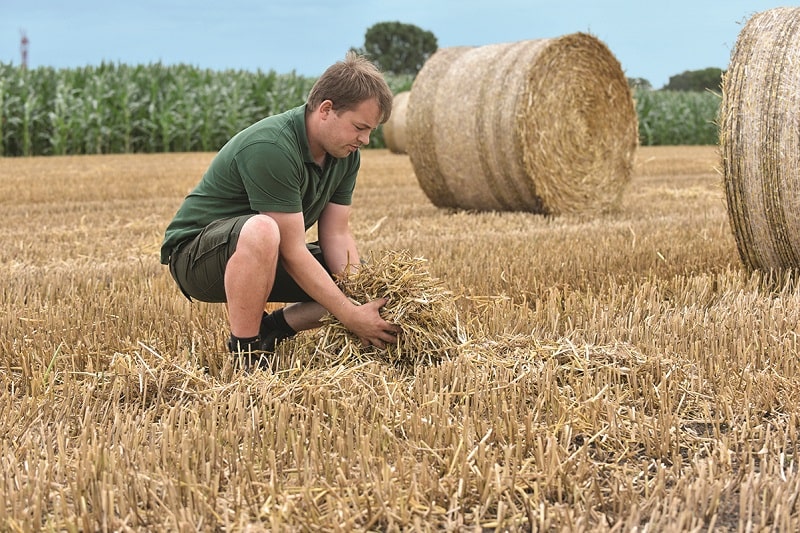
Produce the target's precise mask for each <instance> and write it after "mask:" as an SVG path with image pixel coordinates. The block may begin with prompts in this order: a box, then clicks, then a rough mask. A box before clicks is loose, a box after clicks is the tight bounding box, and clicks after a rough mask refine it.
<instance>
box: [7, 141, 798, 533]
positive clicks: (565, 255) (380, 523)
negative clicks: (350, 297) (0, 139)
mask: <svg viewBox="0 0 800 533" xmlns="http://www.w3.org/2000/svg"><path fill="white" fill-rule="evenodd" d="M210 158H211V155H210V154H183V155H155V156H97V157H79V158H30V159H0V176H2V178H0V203H2V206H3V211H4V217H5V224H4V225H3V228H2V230H0V257H2V261H1V262H0V275H2V277H3V278H4V283H3V285H2V286H0V294H1V295H2V298H0V305H1V306H2V309H1V310H2V313H0V351H1V352H2V357H0V368H2V371H0V380H2V391H3V392H2V395H0V412H1V413H2V416H1V417H0V431H2V433H3V434H4V438H3V440H2V441H0V462H2V467H3V468H2V472H3V473H2V478H0V494H2V504H0V529H3V530H6V531H35V530H46V531H50V530H59V531H60V530H64V531H103V530H109V531H110V530H115V531H144V530H173V531H196V530H201V531H220V530H222V531H234V530H236V531H239V530H247V531H261V530H273V531H282V530H307V531H308V530H325V531H338V530H361V531H366V530H382V531H396V530H421V531H431V530H459V531H464V530H475V531H482V530H486V529H497V530H520V529H521V530H529V529H533V530H570V531H612V530H615V531H629V530H635V529H636V530H650V531H700V530H703V531H705V530H714V531H736V530H741V531H746V530H749V531H756V530H759V531H761V530H784V531H789V530H796V529H797V528H798V526H800V512H799V511H798V508H797V496H798V493H799V491H800V477H799V476H798V473H797V472H798V467H797V454H798V429H799V427H800V423H799V422H798V416H797V413H798V412H800V409H799V408H798V407H800V406H798V403H799V402H800V386H798V383H800V380H799V378H800V376H798V371H797V364H796V359H797V354H798V338H797V331H798V320H799V317H800V295H799V294H798V292H797V289H795V285H794V283H793V281H792V280H791V279H788V278H787V279H772V280H770V279H766V278H764V277H762V276H761V275H759V274H757V273H754V274H750V273H748V272H747V271H746V269H744V268H743V267H742V266H741V265H740V263H739V258H738V254H737V249H736V243H735V240H734V238H733V236H732V235H731V231H730V227H729V224H728V220H727V213H726V205H725V199H724V191H723V187H722V179H721V177H720V175H719V172H718V171H717V170H716V169H715V168H714V167H715V165H717V164H718V161H719V155H718V152H717V150H716V148H713V147H707V148H701V147H692V148H683V147H675V148H642V149H641V150H640V151H639V155H638V160H637V162H636V165H635V167H634V179H633V181H632V183H631V186H630V188H629V189H628V191H627V192H626V194H625V195H624V197H623V199H622V202H621V204H620V206H619V207H618V208H617V209H616V210H615V211H613V212H609V213H605V214H603V215H601V216H593V217H591V218H589V217H585V216H580V215H570V216H562V217H557V218H553V217H544V216H540V215H534V214H530V213H488V212H487V213H469V212H463V211H455V210H447V209H439V208H436V207H434V206H433V205H431V203H430V202H429V201H428V199H427V198H426V195H425V194H424V193H423V192H422V191H421V190H420V188H419V186H418V184H417V182H416V180H415V177H414V175H413V172H412V167H411V164H410V161H409V158H408V157H407V156H400V155H397V154H392V153H390V152H389V151H385V150H383V151H366V152H364V154H363V158H364V161H363V173H362V180H361V183H360V186H359V188H358V189H357V193H356V197H355V203H356V210H355V218H354V221H353V222H354V230H355V232H356V236H357V238H358V239H359V241H360V242H361V243H362V252H363V255H364V256H365V257H369V256H372V258H373V261H372V263H370V265H371V268H372V270H370V268H367V269H366V270H365V271H364V273H365V277H364V278H362V279H360V280H359V281H358V282H357V283H356V282H354V281H353V280H351V282H353V283H354V287H352V288H351V289H352V290H353V294H357V293H359V292H360V293H363V294H364V297H365V298H367V297H372V296H373V295H375V294H379V293H383V292H386V291H388V292H392V293H394V294H396V295H400V296H401V297H399V298H396V303H398V304H399V303H400V302H402V301H404V298H405V299H407V300H411V299H413V298H415V297H416V296H413V294H414V291H415V290H419V289H420V288H421V287H422V288H425V287H427V290H428V292H429V293H430V295H429V297H428V300H429V301H431V302H433V301H436V302H438V303H437V305H436V306H422V307H420V308H418V309H416V311H415V313H417V314H415V315H414V316H415V317H417V318H415V319H414V320H411V319H408V321H407V322H406V325H407V326H409V325H412V326H413V324H417V325H416V326H413V327H412V328H411V329H406V330H404V331H405V332H406V333H407V334H408V336H409V338H410V339H411V341H413V342H407V344H406V345H405V347H404V348H403V350H401V351H398V352H395V355H396V356H398V355H399V356H402V357H394V358H391V357H384V356H385V355H386V354H380V353H369V352H367V353H365V352H362V351H353V352H352V354H351V355H349V356H347V357H339V356H338V355H337V354H340V353H343V352H342V350H341V347H342V346H345V347H346V350H345V351H347V350H350V349H351V348H353V346H352V342H351V341H350V340H348V339H346V338H344V339H339V341H338V342H339V344H338V345H337V346H339V348H338V349H333V348H331V346H333V345H334V343H333V342H332V339H333V337H331V336H329V337H328V340H326V341H324V342H323V341H321V340H320V339H321V338H324V337H320V335H322V334H323V331H325V330H321V331H318V332H315V333H309V334H306V335H304V336H301V337H300V338H298V339H297V340H296V341H294V342H292V343H287V344H286V345H284V349H283V350H282V352H281V359H280V364H279V365H278V368H277V370H276V371H275V372H274V373H273V372H256V373H253V374H251V375H246V374H238V373H235V372H234V371H233V370H232V368H231V365H230V361H229V360H228V357H227V355H226V354H225V353H224V341H225V338H226V335H227V327H226V317H225V315H224V308H223V306H218V305H216V306H215V305H207V304H202V303H195V304H190V303H189V302H188V301H186V300H185V299H183V297H182V296H181V295H180V293H179V292H178V290H177V289H176V288H175V286H174V284H173V283H172V281H171V279H170V278H169V274H168V272H167V271H166V269H165V268H164V267H162V266H161V265H159V264H158V262H157V251H158V246H159V243H160V239H161V234H162V232H163V228H164V226H165V224H166V223H167V221H168V220H169V219H170V217H171V216H172V214H173V213H174V211H175V209H176V208H177V205H178V203H179V201H180V198H181V197H182V196H183V195H184V194H185V193H186V192H187V191H188V190H189V188H190V187H191V186H192V185H193V184H194V182H195V181H196V179H197V178H198V176H199V175H200V173H201V172H202V171H203V169H204V168H205V166H206V164H207V163H208V162H209V160H210ZM405 251H407V252H405ZM423 258H424V261H423ZM392 265H394V267H399V268H395V269H394V270H392ZM370 272H371V274H370ZM386 272H389V273H390V274H391V275H389V276H384V278H385V279H384V281H383V282H381V283H376V282H375V279H376V277H380V276H376V274H377V273H384V274H385V273H386ZM398 280H399V281H398ZM403 280H406V281H408V283H404V282H403ZM348 290H350V289H348ZM354 297H355V298H356V299H358V297H357V296H354ZM419 299H421V300H425V298H419ZM448 304H452V305H453V308H448V307H447V305H448ZM407 305H408V302H406V306H403V305H398V306H397V307H394V308H392V309H391V311H392V312H394V313H396V315H395V316H396V317H398V318H397V319H398V320H402V321H404V322H405V321H406V318H405V317H408V316H411V315H410V314H409V313H410V311H409V310H408V308H407ZM442 310H445V312H437V311H442ZM389 311H390V309H389V307H387V312H389ZM425 312H430V313H432V314H428V315H425ZM412 314H413V313H412ZM401 316H403V318H400V317H401ZM425 316H427V318H425ZM455 317H457V322H458V327H457V328H456V329H453V327H454V326H453V324H454V321H456V318H455ZM434 319H435V320H434ZM426 320H428V321H427V322H426ZM431 320H434V323H432V322H431ZM329 327H330V328H331V329H330V330H329V331H328V332H329V333H331V335H333V333H335V324H333V323H332V324H330V325H329ZM414 327H416V328H422V329H424V328H430V329H431V336H430V337H429V338H430V339H435V338H436V334H439V335H442V337H440V340H441V342H440V343H439V344H438V345H437V347H434V348H433V349H432V348H431V347H430V346H428V345H425V344H424V341H425V340H426V338H425V337H424V336H422V335H421V336H416V337H415V336H414V335H415V331H416V330H415V329H413V328H414ZM456 331H458V332H460V333H459V334H455V332H456ZM418 342H423V344H416V343H418ZM348 343H350V344H349V345H348ZM442 345H445V346H448V347H449V348H450V349H449V350H446V353H444V352H441V351H440V352H436V349H438V347H441V346H442ZM348 346H349V347H348ZM429 350H431V351H433V352H436V353H441V354H442V357H441V358H440V360H435V361H434V360H431V361H427V360H425V361H420V360H417V359H415V357H416V356H418V355H420V354H421V353H424V352H426V351H429ZM348 353H350V352H348ZM356 355H357V356H358V357H356Z"/></svg>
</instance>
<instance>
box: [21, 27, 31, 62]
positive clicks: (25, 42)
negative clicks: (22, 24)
mask: <svg viewBox="0 0 800 533" xmlns="http://www.w3.org/2000/svg"><path fill="white" fill-rule="evenodd" d="M20 34H21V37H20V40H19V53H20V55H21V56H22V68H28V44H29V43H30V41H29V40H28V36H27V35H26V34H25V30H20Z"/></svg>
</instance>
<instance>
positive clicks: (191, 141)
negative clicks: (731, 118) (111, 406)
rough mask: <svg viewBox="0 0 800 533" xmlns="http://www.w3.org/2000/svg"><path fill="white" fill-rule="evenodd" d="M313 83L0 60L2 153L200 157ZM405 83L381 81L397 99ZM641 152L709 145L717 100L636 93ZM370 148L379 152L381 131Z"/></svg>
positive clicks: (301, 95) (181, 69) (157, 67)
mask: <svg viewBox="0 0 800 533" xmlns="http://www.w3.org/2000/svg"><path fill="white" fill-rule="evenodd" d="M314 81H315V78H312V77H306V76H300V75H297V74H294V73H290V74H276V73H275V72H274V71H269V72H261V71H259V72H246V71H236V70H226V71H212V70H205V69H199V68H196V67H193V66H189V65H176V66H166V65H162V64H160V63H155V64H149V65H138V66H128V65H124V64H113V63H104V64H101V65H100V66H96V67H85V68H78V69H54V68H48V67H39V68H36V69H30V70H25V69H21V68H18V67H14V66H12V65H10V64H2V63H0V156H31V155H70V154H71V155H79V154H112V153H158V152H207V151H215V150H218V149H219V148H220V147H221V146H222V145H223V144H224V143H225V141H227V140H228V139H229V138H230V137H231V136H232V135H233V134H234V133H236V132H238V131H239V130H241V129H243V128H244V127H246V126H248V125H250V124H251V123H253V122H255V121H257V120H259V119H261V118H263V117H264V116H267V115H271V114H274V113H277V112H281V111H283V110H285V109H288V108H290V107H294V106H296V105H299V104H301V103H303V102H304V101H305V97H306V95H307V93H308V91H309V90H310V88H311V86H312V85H313V83H314ZM412 81H413V80H412V79H411V78H410V77H408V76H387V82H388V83H389V85H390V87H391V88H392V90H393V91H394V92H395V93H398V92H401V91H404V90H408V89H409V88H410V87H411V83H412ZM635 97H636V101H637V110H638V113H639V120H640V124H641V125H640V128H639V129H640V132H641V141H642V144H643V145H669V144H715V143H716V138H715V132H716V126H715V125H714V121H715V118H716V111H717V108H718V106H719V98H718V97H717V96H715V95H712V94H695V93H670V92H662V91H645V90H641V89H640V90H637V91H636V96H635ZM370 147H371V148H382V147H384V143H383V137H382V132H381V131H380V129H379V131H378V132H377V133H376V135H374V136H373V139H372V142H371V143H370Z"/></svg>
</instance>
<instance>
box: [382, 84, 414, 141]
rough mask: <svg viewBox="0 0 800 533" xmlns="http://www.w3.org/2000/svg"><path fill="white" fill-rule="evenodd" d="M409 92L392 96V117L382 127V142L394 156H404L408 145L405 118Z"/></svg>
mask: <svg viewBox="0 0 800 533" xmlns="http://www.w3.org/2000/svg"><path fill="white" fill-rule="evenodd" d="M410 94H411V92H410V91H403V92H400V93H397V94H396V95H394V103H393V104H392V116H391V117H389V120H387V121H386V123H385V124H384V125H383V140H384V142H386V147H387V148H388V149H389V150H391V151H392V152H394V153H395V154H405V153H406V146H407V143H408V140H407V137H406V128H407V126H406V120H407V118H406V116H407V114H408V96H409V95H410Z"/></svg>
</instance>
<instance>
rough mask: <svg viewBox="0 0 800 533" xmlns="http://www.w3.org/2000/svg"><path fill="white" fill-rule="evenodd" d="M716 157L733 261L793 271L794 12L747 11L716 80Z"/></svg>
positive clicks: (797, 78)
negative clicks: (718, 89)
mask: <svg viewBox="0 0 800 533" xmlns="http://www.w3.org/2000/svg"><path fill="white" fill-rule="evenodd" d="M719 132H720V155H721V159H722V170H723V176H724V182H725V194H726V199H727V207H728V215H729V220H730V224H731V229H732V231H733V234H734V237H735V239H736V245H737V248H738V251H739V256H740V257H741V259H742V262H743V263H744V265H745V266H746V267H747V268H749V269H751V270H782V269H796V268H798V267H800V8H775V9H770V10H767V11H764V12H761V13H757V14H755V15H754V16H753V17H751V18H750V19H749V20H748V22H747V23H746V24H745V26H744V28H743V29H742V31H741V32H740V34H739V36H738V38H737V41H736V44H735V46H734V49H733V52H732V53H731V60H730V64H729V67H728V70H727V71H726V74H725V76H724V78H723V87H722V104H721V106H720V130H719Z"/></svg>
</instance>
